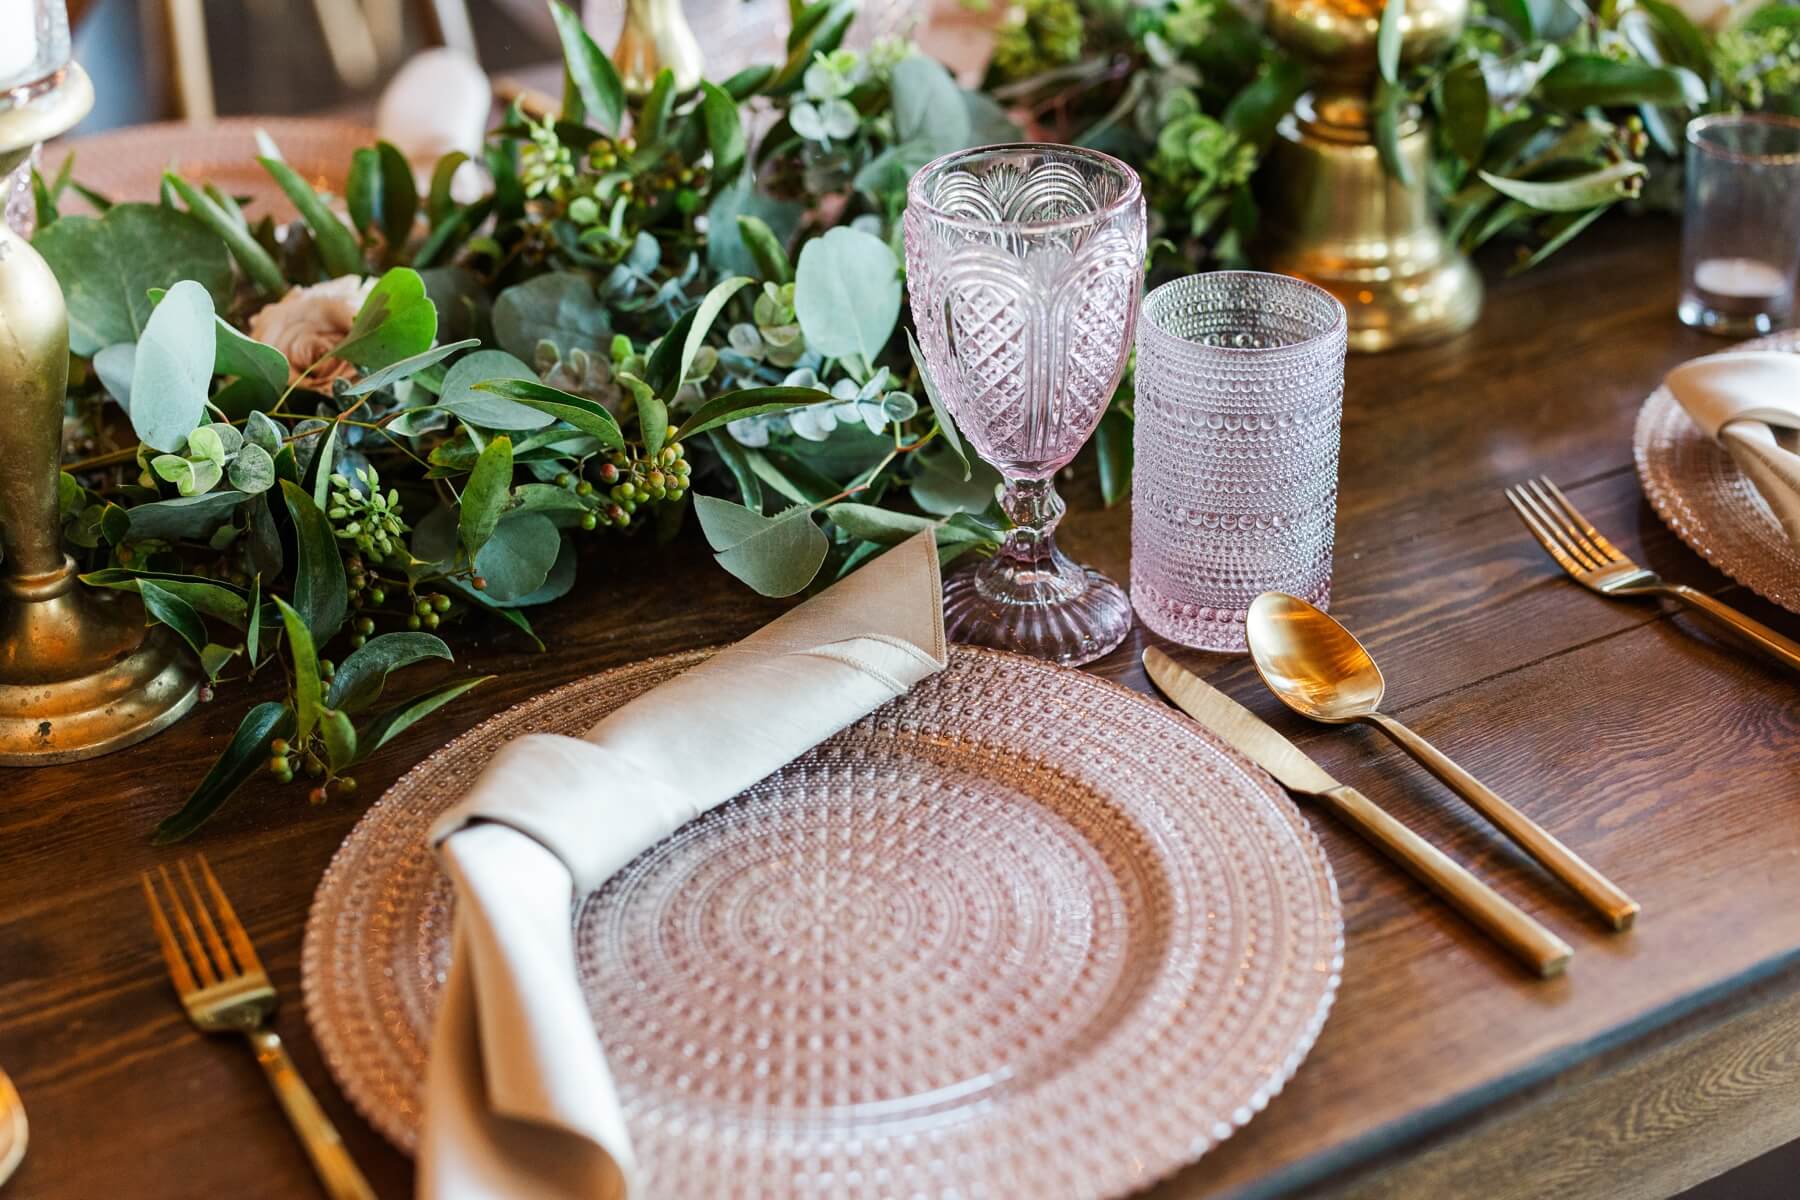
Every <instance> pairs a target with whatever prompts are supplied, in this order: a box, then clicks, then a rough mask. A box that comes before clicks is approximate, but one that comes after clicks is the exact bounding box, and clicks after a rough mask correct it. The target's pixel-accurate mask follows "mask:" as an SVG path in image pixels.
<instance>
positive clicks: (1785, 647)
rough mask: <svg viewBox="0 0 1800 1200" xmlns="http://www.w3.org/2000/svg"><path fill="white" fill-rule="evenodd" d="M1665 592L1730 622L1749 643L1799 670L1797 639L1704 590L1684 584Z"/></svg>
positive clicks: (1722, 621)
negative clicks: (1778, 631)
mask: <svg viewBox="0 0 1800 1200" xmlns="http://www.w3.org/2000/svg"><path fill="white" fill-rule="evenodd" d="M1668 594H1669V595H1671V596H1673V597H1675V598H1676V599H1677V600H1680V601H1681V602H1682V603H1684V604H1686V605H1688V606H1689V607H1692V608H1697V609H1699V610H1700V611H1701V612H1703V613H1705V614H1706V615H1707V616H1709V617H1711V618H1713V619H1714V620H1715V621H1719V622H1720V623H1722V624H1725V625H1729V626H1730V627H1731V628H1733V629H1735V630H1737V631H1738V633H1740V634H1742V635H1743V636H1744V637H1745V638H1747V639H1748V640H1749V642H1750V644H1751V645H1753V646H1755V647H1756V648H1757V649H1758V650H1761V651H1762V652H1763V653H1765V654H1767V655H1769V656H1770V657H1772V658H1774V659H1776V660H1778V661H1780V662H1782V663H1784V664H1786V665H1787V666H1788V667H1789V668H1791V669H1793V670H1795V671H1800V642H1796V641H1794V639H1792V638H1790V637H1786V636H1784V635H1782V634H1779V633H1776V632H1775V631H1774V630H1773V629H1770V628H1769V627H1768V626H1767V625H1764V624H1763V623H1762V622H1761V621H1758V620H1757V619H1755V618H1754V617H1747V616H1745V615H1744V614H1743V613H1741V612H1739V611H1738V610H1737V609H1735V608H1733V607H1731V605H1729V604H1726V603H1723V602H1722V601H1719V600H1714V599H1713V598H1712V597H1711V596H1709V595H1707V594H1706V593H1705V592H1697V591H1695V590H1694V589H1693V588H1691V587H1688V586H1687V585H1686V584H1680V585H1677V586H1675V587H1672V588H1669V589H1668Z"/></svg>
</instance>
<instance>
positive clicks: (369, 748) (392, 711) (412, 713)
mask: <svg viewBox="0 0 1800 1200" xmlns="http://www.w3.org/2000/svg"><path fill="white" fill-rule="evenodd" d="M525 628H526V630H527V631H528V632H529V630H530V628H531V627H530V626H529V625H527V626H526V627H525ZM492 678H493V676H492V675H483V676H481V677H480V678H478V679H469V680H465V681H463V682H462V683H453V684H451V685H450V686H448V687H442V688H438V689H437V690H436V691H431V692H426V693H424V694H422V695H418V696H414V697H412V698H411V699H410V700H403V701H401V702H400V703H399V704H396V705H395V706H394V707H392V708H389V709H385V710H383V711H382V712H380V713H378V714H376V716H374V717H373V718H372V719H370V720H369V722H368V723H367V724H365V725H364V726H363V727H362V729H361V730H360V731H359V732H358V735H357V751H356V754H357V758H356V761H357V762H361V761H363V760H364V759H366V758H368V757H369V755H371V754H373V753H375V752H376V751H377V750H379V749H381V748H382V747H383V746H385V745H387V744H388V743H389V742H391V741H393V740H394V739H395V738H397V737H399V736H400V735H401V734H402V733H404V732H406V730H408V729H409V728H411V727H412V726H413V725H416V724H417V723H418V722H420V721H422V720H424V719H425V718H426V717H429V716H430V715H431V714H432V713H434V712H436V711H437V710H438V709H440V708H442V707H444V705H446V704H448V703H450V702H451V701H452V700H454V699H456V698H457V697H458V696H461V695H463V694H464V693H466V692H468V691H470V690H472V689H474V688H478V687H480V686H481V685H482V684H484V683H486V682H487V681H488V680H490V679H492Z"/></svg>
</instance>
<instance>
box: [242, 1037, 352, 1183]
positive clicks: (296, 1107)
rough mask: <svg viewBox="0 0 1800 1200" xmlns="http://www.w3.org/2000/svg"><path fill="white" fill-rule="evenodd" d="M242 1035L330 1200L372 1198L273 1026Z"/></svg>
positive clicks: (342, 1141) (341, 1140)
mask: <svg viewBox="0 0 1800 1200" xmlns="http://www.w3.org/2000/svg"><path fill="white" fill-rule="evenodd" d="M245 1036H246V1037H248V1038H249V1039H250V1045H251V1046H252V1048H254V1049H255V1051H256V1061H257V1062H259V1063H261V1064H262V1069H263V1074H265V1075H267V1076H268V1077H269V1084H270V1086H272V1087H273V1088H274V1089H275V1096H276V1098H277V1099H279V1100H280V1101H281V1107H282V1108H283V1109H285V1110H286V1112H287V1117H288V1121H289V1123H291V1124H292V1125H293V1127H294V1132H295V1133H297V1134H299V1135H300V1144H301V1145H302V1146H304V1147H306V1156H307V1157H308V1158H310V1159H312V1164H313V1169H314V1170H315V1171H317V1172H318V1173H319V1182H321V1183H323V1184H324V1185H325V1194H326V1195H328V1196H330V1197H331V1200H375V1192H374V1189H372V1188H370V1187H369V1181H368V1180H367V1179H364V1178H363V1173H362V1172H361V1171H360V1170H358V1169H357V1166H356V1163H355V1162H354V1161H352V1159H351V1158H350V1152H349V1151H348V1150H346V1149H345V1148H344V1140H343V1139H342V1138H341V1137H339V1136H338V1131H337V1127H336V1126H334V1125H333V1124H332V1123H331V1118H330V1117H328V1116H326V1115H325V1110H324V1109H322V1108H320V1107H319V1102H318V1100H316V1099H315V1098H314V1097H313V1094H312V1089H311V1088H309V1087H307V1086H306V1081H305V1080H304V1079H302V1078H300V1072H299V1071H296V1070H295V1069H294V1060H293V1059H291V1058H289V1057H288V1052H287V1048H286V1047H284V1046H283V1045H282V1044H281V1038H280V1037H279V1036H277V1034H276V1033H275V1031H274V1030H273V1029H252V1030H250V1031H249V1032H248V1033H247V1034H246V1035H245Z"/></svg>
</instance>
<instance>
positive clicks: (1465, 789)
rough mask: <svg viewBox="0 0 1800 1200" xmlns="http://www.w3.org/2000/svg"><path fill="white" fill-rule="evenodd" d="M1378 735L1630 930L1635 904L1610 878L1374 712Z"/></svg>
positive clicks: (1452, 763) (1445, 756) (1453, 764)
mask: <svg viewBox="0 0 1800 1200" xmlns="http://www.w3.org/2000/svg"><path fill="white" fill-rule="evenodd" d="M1372 719H1373V720H1374V722H1375V724H1376V725H1377V726H1378V727H1379V728H1380V729H1381V731H1382V732H1383V733H1385V734H1387V735H1388V736H1389V737H1391V738H1393V739H1394V741H1395V742H1397V743H1399V745H1400V748H1401V749H1402V750H1404V751H1406V752H1407V753H1408V754H1410V755H1412V756H1413V757H1414V758H1415V759H1417V760H1418V761H1419V762H1420V763H1421V764H1422V765H1423V766H1424V767H1425V769H1426V770H1428V771H1430V772H1431V773H1432V774H1433V775H1436V776H1437V777H1438V778H1439V779H1441V780H1443V781H1444V782H1445V783H1446V784H1447V785H1449V787H1450V788H1451V789H1452V790H1453V791H1455V792H1456V793H1457V794H1458V795H1459V796H1461V797H1462V798H1463V799H1464V800H1467V801H1468V802H1469V803H1470V804H1471V805H1473V806H1474V807H1475V809H1476V810H1477V811H1478V812H1480V813H1481V815H1482V816H1484V817H1486V818H1487V819H1488V820H1489V821H1492V822H1493V823H1494V824H1495V825H1496V826H1498V827H1499V829H1500V831H1501V832H1502V833H1504V834H1506V836H1507V837H1509V838H1511V839H1512V840H1513V841H1515V842H1517V843H1518V844H1519V847H1520V849H1522V850H1524V851H1525V853H1527V854H1529V855H1531V857H1533V858H1535V859H1537V860H1538V861H1539V862H1540V863H1542V864H1544V867H1545V869H1546V870H1548V871H1549V872H1550V873H1551V874H1552V875H1554V876H1556V877H1557V878H1558V879H1560V880H1562V881H1563V882H1564V883H1566V884H1568V885H1569V886H1570V887H1572V888H1574V889H1575V892H1576V894H1578V895H1579V896H1580V897H1581V898H1582V899H1583V900H1586V901H1587V902H1588V904H1589V905H1590V906H1592V907H1593V908H1594V910H1595V911H1597V912H1598V913H1600V915H1601V916H1603V917H1605V918H1606V919H1607V921H1608V922H1610V923H1611V924H1612V927H1613V928H1614V929H1630V928H1631V925H1632V922H1634V921H1636V920H1637V915H1638V905H1637V901H1635V900H1633V899H1632V898H1631V897H1630V896H1627V895H1626V894H1625V893H1624V892H1622V891H1620V890H1619V887H1618V885H1617V884H1615V883H1613V881H1612V880H1610V879H1608V878H1607V877H1606V876H1604V875H1602V874H1601V873H1600V872H1598V871H1596V870H1595V869H1594V868H1593V867H1590V866H1589V865H1588V864H1587V863H1586V862H1585V861H1583V859H1582V858H1581V856H1580V855H1578V854H1576V853H1575V852H1574V851H1573V850H1571V849H1569V848H1568V847H1567V846H1565V845H1563V844H1562V843H1561V842H1559V841H1557V840H1556V838H1555V837H1553V836H1552V835H1551V834H1550V833H1549V831H1548V830H1546V829H1544V827H1543V826H1541V825H1539V824H1538V823H1537V822H1536V821H1533V820H1532V819H1531V818H1530V817H1528V816H1526V815H1525V814H1524V813H1522V812H1520V811H1519V810H1518V809H1516V808H1514V807H1513V806H1512V805H1510V804H1508V803H1507V802H1506V801H1504V800H1502V799H1501V798H1500V797H1499V796H1497V795H1495V794H1494V792H1493V791H1492V790H1491V789H1490V788H1489V787H1488V786H1487V785H1486V784H1484V783H1482V782H1481V781H1480V780H1479V779H1477V778H1475V777H1474V776H1473V775H1471V774H1469V773H1468V772H1467V771H1465V770H1463V769H1462V768H1461V767H1459V766H1458V765H1457V764H1456V760H1455V759H1452V758H1451V757H1450V756H1449V755H1448V754H1445V753H1444V752H1443V751H1442V750H1439V749H1438V748H1437V747H1436V746H1434V745H1432V744H1431V743H1430V742H1428V741H1426V740H1425V739H1424V738H1422V737H1420V736H1419V735H1418V734H1416V733H1414V732H1413V731H1412V730H1410V729H1408V728H1407V727H1406V726H1404V725H1402V724H1401V723H1400V722H1398V721H1396V720H1394V718H1392V717H1390V716H1386V715H1384V714H1382V713H1376V714H1375V715H1374V717H1373V718H1372Z"/></svg>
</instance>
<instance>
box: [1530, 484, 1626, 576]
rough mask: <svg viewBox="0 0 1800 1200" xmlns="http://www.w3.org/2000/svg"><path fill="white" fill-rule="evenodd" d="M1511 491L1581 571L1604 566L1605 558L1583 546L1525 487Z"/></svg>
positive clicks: (1565, 525) (1545, 505) (1595, 569)
mask: <svg viewBox="0 0 1800 1200" xmlns="http://www.w3.org/2000/svg"><path fill="white" fill-rule="evenodd" d="M1513 490H1514V491H1516V492H1517V493H1518V495H1519V499H1520V501H1521V502H1522V503H1523V504H1524V505H1525V507H1526V508H1528V509H1530V510H1531V515H1532V516H1534V517H1536V518H1537V519H1538V523H1539V524H1541V525H1542V526H1543V527H1544V528H1545V529H1547V530H1549V531H1550V536H1551V537H1554V538H1555V539H1556V540H1557V543H1558V544H1559V545H1561V546H1562V548H1563V549H1564V550H1565V551H1567V552H1568V554H1569V557H1571V558H1573V559H1574V560H1575V562H1576V564H1577V565H1578V566H1579V567H1580V568H1581V570H1583V571H1597V570H1599V569H1600V568H1601V567H1602V566H1604V565H1605V563H1606V559H1605V557H1604V556H1603V555H1601V553H1600V552H1599V551H1598V550H1595V549H1594V548H1593V547H1591V546H1588V545H1586V544H1584V543H1583V542H1582V540H1581V538H1580V537H1578V536H1577V535H1576V534H1575V531H1574V530H1573V529H1571V528H1570V527H1569V523H1568V522H1567V521H1564V520H1562V519H1561V518H1560V517H1558V516H1556V515H1555V514H1553V513H1552V512H1551V511H1550V509H1549V507H1548V506H1547V503H1546V502H1543V501H1540V500H1539V499H1538V497H1537V496H1535V495H1533V494H1532V492H1531V490H1530V488H1529V487H1528V486H1527V485H1525V484H1520V485H1518V486H1517V487H1515V488H1514V489H1513Z"/></svg>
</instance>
